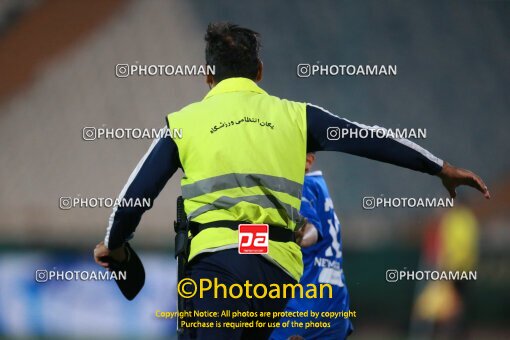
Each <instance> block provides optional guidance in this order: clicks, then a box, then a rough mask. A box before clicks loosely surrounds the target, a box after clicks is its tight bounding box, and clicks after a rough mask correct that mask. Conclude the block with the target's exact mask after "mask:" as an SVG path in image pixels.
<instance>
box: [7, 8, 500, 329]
mask: <svg viewBox="0 0 510 340" xmlns="http://www.w3.org/2000/svg"><path fill="white" fill-rule="evenodd" d="M509 14H510V2H508V1H467V2H462V3H460V2H459V3H457V2H447V1H440V2H426V1H422V2H412V3H410V2H406V1H362V2H347V1H324V2H320V3H311V2H309V1H292V2H290V1H283V2H262V3H258V2H251V3H242V2H234V1H226V0H219V1H214V2H198V1H187V2H183V1H181V2H179V1H170V0H167V1H165V0H151V1H134V0H132V1H120V0H109V1H82V0H72V1H66V0H1V1H0V65H1V66H2V71H1V73H0V146H1V150H2V152H1V153H0V163H1V164H2V165H1V167H0V179H1V183H2V190H1V191H0V216H1V218H0V277H1V278H2V280H0V286H1V289H0V334H3V335H5V336H15V335H43V336H52V335H61V336H67V335H70V334H71V335H75V336H87V335H91V334H92V335H93V334H103V335H108V336H112V337H113V336H123V335H126V334H130V335H133V334H134V335H136V334H150V335H153V336H161V335H166V334H173V333H174V331H173V327H174V326H175V324H173V323H172V322H167V321H162V320H156V319H155V318H154V316H153V313H154V311H155V310H156V309H161V310H163V309H166V310H175V300H174V297H173V294H174V293H173V292H174V291H175V271H174V270H175V268H174V260H173V257H172V255H171V254H172V248H173V236H174V234H173V230H172V221H173V219H174V218H175V198H176V197H177V196H178V195H179V193H180V189H179V179H180V177H181V176H182V173H181V172H179V173H177V174H176V175H175V176H174V178H172V179H171V180H170V182H169V183H168V185H167V187H166V188H165V189H164V190H163V192H162V193H161V195H160V196H159V198H158V199H157V201H156V202H155V205H154V207H153V208H152V210H150V211H149V212H148V213H147V214H146V215H145V216H144V218H143V219H142V222H141V224H140V226H139V227H138V231H137V233H136V238H135V240H134V241H133V245H134V246H135V247H136V248H137V249H141V250H142V254H141V256H142V260H144V259H145V261H146V263H147V265H148V266H149V268H148V269H147V271H148V275H149V277H148V287H146V288H145V289H144V291H143V292H142V293H141V295H140V297H139V298H137V299H138V301H135V302H133V303H127V302H124V301H122V297H121V295H120V294H119V293H118V292H117V291H116V290H115V287H114V286H113V283H108V282H104V283H103V282H102V283H90V282H52V283H49V284H47V285H43V284H36V283H35V282H34V280H33V277H34V276H33V275H34V271H35V270H36V269H38V268H41V267H42V268H58V269H61V268H76V267H79V268H87V269H90V270H92V269H94V268H95V267H94V265H93V263H92V256H91V253H92V249H93V247H94V245H95V244H96V243H97V242H99V241H100V240H102V239H103V237H104V233H105V229H106V226H107V220H108V217H109V215H110V210H111V209H107V208H73V209H70V210H61V209H60V208H59V198H60V197H111V198H115V197H116V196H117V195H118V193H119V192H120V191H121V189H122V187H123V185H124V183H125V182H126V180H127V178H128V177H129V174H130V173H131V171H132V170H133V168H134V167H135V166H136V164H137V163H138V161H139V159H140V158H141V157H142V156H143V154H144V153H145V151H146V150H147V148H148V147H149V145H150V143H151V141H149V140H134V139H123V140H97V141H84V140H83V139H82V129H83V128H84V127H98V128H100V127H106V128H159V127H163V125H164V117H165V115H166V114H167V113H170V112H173V111H177V110H179V109H180V108H181V107H183V106H185V105H187V104H189V103H191V102H193V101H197V100H200V99H201V98H203V96H204V95H205V94H206V92H207V90H208V88H207V85H206V84H205V81H204V79H203V77H201V76H130V77H127V78H118V77H116V75H115V66H116V65H117V64H135V63H139V64H147V65H150V64H156V65H159V64H164V65H169V64H170V65H201V64H203V63H204V41H203V36H204V33H205V28H206V27H207V24H208V23H209V22H211V21H217V20H228V21H231V22H234V23H238V24H240V25H242V26H246V27H249V28H252V29H254V30H256V31H258V32H260V33H261V35H262V44H263V47H262V58H263V62H264V79H263V81H262V83H261V86H262V87H263V88H264V89H265V90H266V91H268V92H269V93H271V94H273V95H276V96H279V97H284V98H288V99H291V100H297V101H304V102H311V103H313V104H316V105H320V106H323V107H325V108H327V109H329V110H330V111H332V112H334V113H335V114H337V115H339V116H341V117H345V118H348V119H349V120H353V121H357V122H362V123H364V124H368V125H379V126H384V127H387V128H420V129H423V128H424V129H427V138H426V139H424V140H418V141H417V142H418V143H419V144H420V145H422V146H423V147H425V148H427V149H428V150H430V151H431V152H432V153H433V154H435V155H437V156H438V157H440V158H443V159H445V160H447V161H449V162H450V163H452V164H454V165H457V166H461V167H464V168H468V169H471V170H473V171H475V172H477V173H478V174H479V175H481V176H482V177H483V178H484V179H485V180H486V183H487V184H488V186H489V188H490V189H491V193H492V196H493V199H492V200H491V201H484V200H483V198H482V197H481V195H479V194H478V193H476V192H474V191H473V190H470V189H465V188H463V189H460V190H459V195H460V197H461V198H460V200H461V201H459V202H457V203H458V205H460V203H462V206H463V208H462V209H460V208H459V210H455V209H457V208H455V209H450V210H448V209H430V208H429V209H419V208H414V209H413V208H407V209H405V208H393V209H390V208H378V209H374V210H364V209H363V208H362V200H363V197H365V196H373V197H381V196H383V197H416V198H418V197H431V198H432V197H447V193H446V191H445V190H444V189H443V188H442V186H441V185H440V182H439V180H438V179H437V178H434V177H432V176H428V175H424V174H420V173H415V172H412V171H409V170H406V169H401V168H396V167H394V166H391V165H387V164H382V163H377V162H373V161H370V160H367V159H362V158H357V157H354V156H350V155H346V154H329V153H319V154H318V162H317V166H316V168H317V169H321V170H322V171H323V173H324V175H325V178H326V180H327V182H328V185H329V188H330V191H331V195H332V198H333V201H334V204H335V208H336V211H337V214H338V215H339V218H340V221H341V224H342V232H343V241H344V248H345V251H344V258H345V261H344V263H345V272H346V276H347V284H348V286H349V287H350V291H351V294H352V296H351V301H352V308H353V309H354V310H357V312H358V315H359V317H358V318H357V319H356V320H354V325H355V327H356V328H357V333H356V334H355V336H354V338H365V337H366V338H370V337H371V336H373V335H375V334H377V335H386V336H387V337H388V338H392V337H396V336H398V337H406V336H409V335H410V336H411V337H420V336H421V337H430V336H433V334H435V332H436V331H437V330H438V329H439V328H441V327H439V326H438V325H439V324H441V323H443V321H444V320H440V319H441V318H443V319H444V318H446V319H448V315H447V316H444V315H443V314H445V313H440V312H438V311H437V310H434V308H432V307H430V305H432V303H430V304H427V303H425V304H426V305H429V307H430V308H425V307H423V306H421V305H423V302H422V301H430V299H427V298H426V297H427V296H434V297H437V296H442V295H441V294H445V296H446V297H445V300H444V301H446V302H444V304H446V305H448V306H450V307H451V308H450V309H449V310H452V311H453V312H451V313H450V314H449V315H453V314H455V315H457V316H458V315H460V314H462V319H463V323H464V324H465V327H464V329H465V332H467V334H468V335H469V336H470V337H475V338H476V337H477V336H482V335H483V336H485V337H495V338H498V337H499V338H501V336H509V334H510V329H509V328H508V327H509V326H508V323H507V321H508V320H509V318H510V303H509V302H510V293H509V292H508V286H509V284H510V269H509V268H510V266H509V265H508V264H509V261H510V250H509V246H508V245H509V244H510V229H509V225H508V224H509V223H508V221H509V219H508V217H509V206H510V204H509V203H510V197H509V196H510V177H509V172H508V170H509V169H510V158H509V157H508V155H509V154H510V152H509V151H510V144H509V143H508V137H507V129H508V124H509V123H510V118H509V116H508V110H509V108H510V97H509V96H508V88H510V63H509V60H510V22H509V21H508V17H509ZM302 63H308V64H317V63H318V64H354V65H366V64H369V65H374V64H378V65H388V64H391V65H397V67H398V74H397V76H395V77H362V76H358V77H349V76H343V77H342V76H313V77H309V78H299V77H297V75H296V67H297V65H298V64H302ZM454 211H460V212H463V213H464V215H463V217H462V218H458V219H456V220H455V221H457V222H451V220H452V219H448V214H449V213H454ZM445 221H450V222H451V223H450V224H449V222H448V223H447V222H445ZM458 221H461V222H458ZM462 221H469V222H465V223H466V224H469V225H470V226H471V227H469V228H470V229H469V230H471V231H470V232H469V235H470V236H469V237H468V238H469V240H470V241H466V240H465V237H464V238H463V236H462V235H464V233H462V232H460V233H457V232H456V231H452V232H451V233H449V232H444V233H443V232H442V231H441V230H445V229H447V230H450V231H451V230H459V229H458V228H457V227H451V228H449V227H444V225H458V224H459V223H460V225H463V224H464V222H462ZM460 230H462V228H461V229H460ZM438 235H439V236H438ZM440 235H443V237H444V235H457V236H458V235H460V236H458V237H459V241H458V242H459V243H455V242H453V241H452V240H455V239H456V237H457V236H451V237H446V239H447V240H448V241H449V242H450V243H449V245H445V243H446V241H444V242H441V241H440V240H441V236H440ZM463 242H464V243H463ZM466 242H467V243H466ZM451 243H453V245H452V244H451ZM438 244H439V245H438ZM459 244H462V245H463V246H458V245H459ZM456 246H457V247H456ZM442 247H443V248H442ZM447 247H453V248H454V249H456V250H455V251H459V253H461V255H459V256H460V257H462V256H464V258H465V261H467V262H469V263H470V264H469V268H470V270H471V269H473V270H477V272H478V279H477V280H476V281H475V282H469V283H468V284H467V285H466V287H465V288H463V289H462V303H458V302H456V301H457V300H458V297H457V298H451V294H454V293H451V294H450V295H449V293H448V289H444V287H443V288H441V287H432V288H430V287H426V286H427V285H426V284H425V283H422V282H420V283H417V282H413V281H403V282H398V283H388V282H386V280H385V272H386V270H388V269H398V270H401V269H402V270H403V269H408V270H418V269H423V268H443V267H441V265H440V264H438V263H439V262H441V261H436V260H437V256H435V255H434V254H436V255H437V253H441V251H440V250H438V249H446V248H447ZM462 247H464V248H462ZM431 249H432V250H431ZM434 249H435V250H434ZM431 254H432V255H431ZM462 254H464V255H462ZM438 256H439V255H438ZM468 258H469V259H468ZM434 259H436V260H434ZM461 267H462V266H461ZM151 268H152V271H151V270H150V269H151ZM78 291H80V292H82V293H83V294H78V293H77V292H78ZM429 291H432V292H437V291H441V292H442V293H438V294H434V293H427V292H429ZM445 292H446V293H445ZM423 296H425V298H423ZM448 296H450V298H448ZM456 299H457V300H456ZM91 301H102V302H98V305H97V304H92V303H91ZM441 301H443V300H441ZM448 301H450V302H448ZM158 304H163V305H158ZM440 304H441V303H439V305H440ZM461 305H462V306H461ZM108 306H109V307H108ZM420 306H421V307H420ZM455 306H456V307H455ZM459 306H461V307H459ZM97 308H106V309H107V310H108V311H109V312H111V315H112V316H111V320H110V321H111V322H110V323H108V324H105V323H101V322H100V321H101V318H99V317H98V316H97V315H95V313H94V312H93V311H94V310H95V309H97ZM49 310H55V311H58V312H59V313H60V314H59V316H57V315H56V314H49ZM455 310H457V311H458V310H462V313H460V314H459V313H455ZM439 314H441V315H439ZM446 314H448V313H446ZM64 315H66V316H67V318H68V319H69V320H71V321H72V322H71V321H69V322H67V323H64V324H62V319H63V318H65V317H64ZM141 315H143V316H141ZM427 318H428V320H429V321H430V322H428V323H427V322H425V324H427V325H428V326H423V322H421V321H423V319H427ZM126 320H130V321H129V322H127V321H126ZM431 320H432V321H431ZM90 324H94V327H90ZM144 332H148V333H144Z"/></svg>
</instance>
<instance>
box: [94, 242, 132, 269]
mask: <svg viewBox="0 0 510 340" xmlns="http://www.w3.org/2000/svg"><path fill="white" fill-rule="evenodd" d="M110 259H112V260H114V261H116V262H119V263H122V262H124V261H126V259H127V253H126V248H125V247H124V246H123V245H122V246H120V247H118V248H116V249H113V250H110V249H108V248H107V247H106V246H105V245H104V242H103V241H101V242H99V243H98V244H97V245H96V248H95V249H94V260H95V261H96V263H97V264H98V265H100V266H101V267H103V268H106V269H109V267H110V262H108V261H109V260H110Z"/></svg>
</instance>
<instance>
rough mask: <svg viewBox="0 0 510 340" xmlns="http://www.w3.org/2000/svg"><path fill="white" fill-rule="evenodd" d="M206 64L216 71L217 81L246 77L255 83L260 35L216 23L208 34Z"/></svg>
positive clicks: (234, 26) (231, 25)
mask: <svg viewBox="0 0 510 340" xmlns="http://www.w3.org/2000/svg"><path fill="white" fill-rule="evenodd" d="M205 41H206V42H207V44H206V47H205V61H206V63H207V65H210V66H213V67H214V75H213V78H214V81H215V82H217V83H219V82H220V81H222V80H223V79H227V78H232V77H243V78H249V79H252V80H255V79H256V77H257V72H258V64H259V61H260V59H259V50H260V34H259V33H257V32H255V31H252V30H250V29H248V28H244V27H239V26H238V25H234V24H231V23H229V22H212V23H210V24H209V25H208V26H207V33H206V34H205Z"/></svg>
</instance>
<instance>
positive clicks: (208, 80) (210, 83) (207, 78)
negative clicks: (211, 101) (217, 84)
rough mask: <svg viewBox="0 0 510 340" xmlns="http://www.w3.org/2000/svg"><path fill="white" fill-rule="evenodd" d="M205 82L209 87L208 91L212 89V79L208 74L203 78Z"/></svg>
mask: <svg viewBox="0 0 510 340" xmlns="http://www.w3.org/2000/svg"><path fill="white" fill-rule="evenodd" d="M205 82H206V84H207V85H209V89H212V88H213V87H214V78H213V76H212V74H208V75H206V76H205Z"/></svg>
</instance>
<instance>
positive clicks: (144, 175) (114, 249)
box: [94, 137, 181, 267]
mask: <svg viewBox="0 0 510 340" xmlns="http://www.w3.org/2000/svg"><path fill="white" fill-rule="evenodd" d="M180 166H181V165H180V161H179V154H178V149H177V145H176V144H175V142H174V141H173V140H172V139H171V138H170V137H165V138H159V139H156V140H154V142H153V143H152V144H151V146H150V147H149V150H148V151H147V153H146V154H145V155H144V156H143V157H142V159H141V160H140V162H139V163H138V165H137V166H136V168H135V169H134V170H133V172H132V173H131V176H129V179H128V180H127V183H126V185H125V186H124V188H123V189H122V191H121V193H120V194H119V197H118V199H119V200H120V201H122V200H124V201H130V200H131V201H135V200H136V201H138V202H143V201H149V202H150V206H148V207H147V206H136V207H132V206H129V207H125V206H119V207H115V208H114V209H113V212H112V214H111V216H110V220H109V223H108V228H107V230H106V236H105V239H104V242H101V243H99V244H98V245H97V246H96V249H95V250H94V257H95V259H96V262H97V263H98V264H99V265H101V266H103V267H108V264H107V263H105V262H103V261H101V258H102V257H105V256H111V257H113V258H114V259H115V260H117V261H118V262H122V260H123V259H124V255H125V251H124V249H123V245H124V243H125V242H126V241H127V240H129V239H130V238H131V237H132V234H133V233H134V231H135V229H136V227H137V226H138V223H139V222H140V219H141V218H142V215H143V213H145V211H146V210H148V209H150V208H151V207H152V204H153V203H154V200H155V199H156V197H157V196H158V195H159V193H160V192H161V190H162V189H163V187H164V186H165V184H166V183H167V181H168V180H169V179H170V177H172V175H173V174H174V173H175V171H177V169H178V168H179V167H180Z"/></svg>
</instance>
